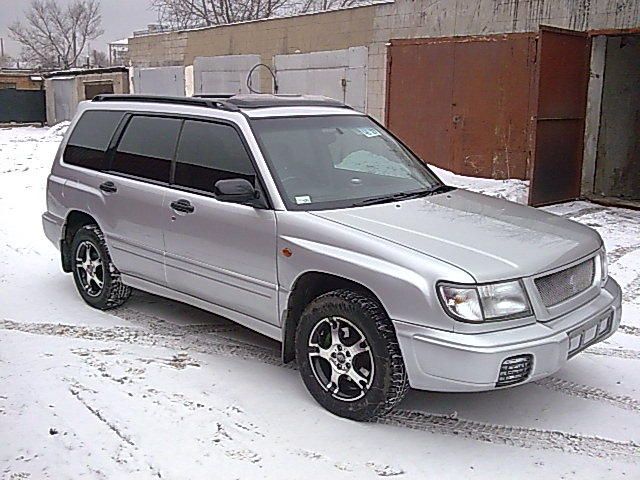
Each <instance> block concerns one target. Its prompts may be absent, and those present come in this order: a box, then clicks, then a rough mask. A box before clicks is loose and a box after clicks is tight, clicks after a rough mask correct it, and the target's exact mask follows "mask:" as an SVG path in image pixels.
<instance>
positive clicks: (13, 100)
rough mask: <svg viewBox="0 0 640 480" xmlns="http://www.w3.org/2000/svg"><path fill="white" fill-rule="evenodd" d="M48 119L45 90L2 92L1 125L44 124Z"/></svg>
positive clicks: (7, 90) (10, 90)
mask: <svg viewBox="0 0 640 480" xmlns="http://www.w3.org/2000/svg"><path fill="white" fill-rule="evenodd" d="M46 119H47V114H46V102H45V92H44V91H43V90H15V89H13V88H9V89H4V90H0V123H32V122H42V123H44V122H45V121H46Z"/></svg>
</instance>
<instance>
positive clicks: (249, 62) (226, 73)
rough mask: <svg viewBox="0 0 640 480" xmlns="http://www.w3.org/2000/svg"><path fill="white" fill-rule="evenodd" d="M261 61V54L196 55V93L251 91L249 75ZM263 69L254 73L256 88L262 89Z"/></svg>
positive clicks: (194, 75)
mask: <svg viewBox="0 0 640 480" xmlns="http://www.w3.org/2000/svg"><path fill="white" fill-rule="evenodd" d="M259 63H260V55H224V56H216V57H196V58H195V60H194V61H193V81H194V93H196V94H218V93H220V94H228V95H233V94H236V93H249V90H248V88H247V75H248V73H249V71H250V70H251V68H253V67H254V66H255V65H257V64H259ZM261 73H262V69H259V68H258V69H256V70H255V71H254V72H253V74H252V83H253V88H254V89H255V90H258V91H259V90H260V79H261Z"/></svg>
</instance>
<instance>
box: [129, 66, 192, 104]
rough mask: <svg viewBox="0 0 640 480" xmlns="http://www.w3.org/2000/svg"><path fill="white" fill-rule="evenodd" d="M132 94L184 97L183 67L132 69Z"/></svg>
mask: <svg viewBox="0 0 640 480" xmlns="http://www.w3.org/2000/svg"><path fill="white" fill-rule="evenodd" d="M133 92H134V93H138V94H147V95H169V96H176V97H184V96H185V83H184V67H157V68H156V67H151V68H134V69H133Z"/></svg>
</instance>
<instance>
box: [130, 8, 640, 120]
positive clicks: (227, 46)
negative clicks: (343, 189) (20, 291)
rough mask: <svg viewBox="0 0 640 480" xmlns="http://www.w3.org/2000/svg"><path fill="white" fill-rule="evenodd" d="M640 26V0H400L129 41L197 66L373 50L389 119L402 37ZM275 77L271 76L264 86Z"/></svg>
mask: <svg viewBox="0 0 640 480" xmlns="http://www.w3.org/2000/svg"><path fill="white" fill-rule="evenodd" d="M540 24H545V25H554V26H558V27H564V28H569V29H576V30H594V29H622V28H639V27H640V0H627V1H621V0H582V1H576V0H441V1H431V0H397V1H396V2H390V3H384V4H377V5H373V6H363V7H355V8H350V9H345V10H339V11H332V12H323V13H315V14H309V15H302V16H298V17H290V18H279V19H277V18H276V19H270V20H261V21H255V22H246V23H240V24H235V25H225V26H218V27H211V28H203V29H199V30H191V31H185V32H173V33H164V34H157V35H150V36H143V37H134V38H131V39H129V51H130V55H131V61H132V64H133V65H134V66H144V67H148V66H159V65H192V64H193V62H194V59H195V58H196V57H199V56H216V55H240V54H257V55H260V57H261V59H262V62H263V63H266V64H268V65H271V63H272V59H273V56H274V55H282V54H291V53H308V52H316V51H329V50H339V49H345V48H349V47H357V46H367V47H368V48H369V53H368V55H369V58H368V62H367V64H368V73H367V111H368V112H369V113H370V114H372V115H374V116H375V117H377V118H378V119H382V118H384V98H385V80H386V64H387V60H386V43H387V42H388V41H389V40H390V39H396V38H419V37H442V36H463V35H482V34H489V33H509V32H525V31H535V30H537V29H538V26H539V25H540ZM270 85H271V79H270V78H269V76H268V75H263V78H262V91H269V89H270Z"/></svg>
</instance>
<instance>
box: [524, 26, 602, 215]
mask: <svg viewBox="0 0 640 480" xmlns="http://www.w3.org/2000/svg"><path fill="white" fill-rule="evenodd" d="M589 47H590V40H589V38H588V36H587V34H586V33H582V32H574V31H571V30H563V29H558V28H552V27H541V28H540V35H539V44H538V88H537V91H538V102H537V116H536V129H535V155H534V160H533V166H532V172H531V187H530V189H529V204H530V205H546V204H550V203H557V202H562V201H566V200H572V199H575V198H578V197H579V196H580V177H581V174H582V153H583V142H584V120H585V114H586V100H587V85H588V79H589V53H590V48H589Z"/></svg>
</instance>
